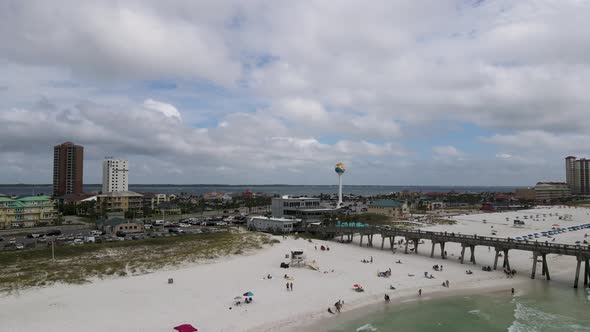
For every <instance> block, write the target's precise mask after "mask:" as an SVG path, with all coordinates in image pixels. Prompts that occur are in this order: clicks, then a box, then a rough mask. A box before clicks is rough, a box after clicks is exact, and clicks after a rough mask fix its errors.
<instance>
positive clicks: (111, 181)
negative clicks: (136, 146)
mask: <svg viewBox="0 0 590 332" xmlns="http://www.w3.org/2000/svg"><path fill="white" fill-rule="evenodd" d="M128 173H129V167H128V164H127V160H124V159H114V158H106V159H105V160H104V161H103V162H102V192H103V193H108V192H118V191H129V182H128V179H127V174H128Z"/></svg>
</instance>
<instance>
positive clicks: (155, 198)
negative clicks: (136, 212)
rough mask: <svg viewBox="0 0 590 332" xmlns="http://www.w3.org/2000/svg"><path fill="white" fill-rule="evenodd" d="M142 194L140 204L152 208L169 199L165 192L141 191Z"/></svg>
mask: <svg viewBox="0 0 590 332" xmlns="http://www.w3.org/2000/svg"><path fill="white" fill-rule="evenodd" d="M141 194H142V195H143V198H142V204H143V207H145V208H149V209H152V210H154V209H155V208H156V206H158V205H160V204H162V203H164V202H168V201H169V200H170V199H169V197H168V196H167V195H166V194H155V193H141Z"/></svg>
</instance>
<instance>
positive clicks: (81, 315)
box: [0, 207, 590, 332]
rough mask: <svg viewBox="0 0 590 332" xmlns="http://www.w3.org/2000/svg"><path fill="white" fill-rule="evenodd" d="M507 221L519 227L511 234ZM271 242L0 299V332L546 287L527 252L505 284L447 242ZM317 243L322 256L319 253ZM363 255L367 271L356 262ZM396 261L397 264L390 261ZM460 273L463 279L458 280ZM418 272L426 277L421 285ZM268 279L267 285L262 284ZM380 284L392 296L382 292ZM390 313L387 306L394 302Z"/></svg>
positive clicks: (290, 319) (212, 324)
mask: <svg viewBox="0 0 590 332" xmlns="http://www.w3.org/2000/svg"><path fill="white" fill-rule="evenodd" d="M549 213H551V214H552V216H549ZM555 213H557V215H555ZM589 213H590V210H589V209H583V208H560V207H552V208H539V209H533V210H526V211H517V212H506V213H486V214H477V215H466V216H458V217H455V219H456V220H458V223H457V224H456V225H437V226H432V227H426V228H424V229H425V230H446V231H450V232H461V233H462V234H478V235H486V236H489V235H490V234H491V229H492V227H491V226H493V229H495V230H496V231H497V236H499V237H507V236H512V237H514V236H521V235H527V234H531V233H535V232H539V233H540V231H541V230H547V229H551V227H552V225H553V224H556V223H557V224H560V225H561V226H562V227H567V226H573V225H579V224H584V223H588V222H589V220H590V218H589V217H590V215H589ZM537 214H539V215H540V220H539V221H532V220H529V219H528V217H527V219H526V220H524V216H525V215H527V216H530V215H535V216H536V215H537ZM543 214H546V216H544V217H543ZM565 214H570V215H571V220H559V216H564V215H565ZM516 216H519V218H520V219H521V220H524V221H525V225H524V226H523V227H514V226H513V219H515V218H516ZM506 218H508V220H506ZM543 219H544V220H543ZM484 220H485V223H484ZM584 233H590V230H581V231H573V232H566V233H563V234H559V235H556V236H555V238H556V242H559V243H569V244H572V243H574V242H575V241H581V240H583V239H584ZM277 239H279V240H280V241H281V243H279V244H275V245H274V246H271V247H266V248H264V249H262V250H260V251H257V252H255V253H254V254H251V255H245V256H233V257H228V258H224V259H219V260H216V261H212V262H210V263H206V264H200V265H186V266H184V267H181V268H178V269H175V270H164V271H157V272H154V273H150V274H146V275H141V276H131V277H122V278H113V279H105V280H96V281H94V282H92V283H89V284H84V285H54V286H49V287H45V288H35V289H28V290H23V291H20V292H19V293H17V294H10V295H1V296H0V331H15V332H18V331H63V332H74V331H80V330H82V331H172V327H173V326H176V325H179V324H182V323H190V324H192V325H194V326H195V327H197V328H198V329H199V331H282V330H291V329H295V328H297V327H299V326H301V325H305V324H310V323H312V322H314V321H317V320H318V319H323V318H327V317H331V319H337V315H331V314H329V313H328V312H327V309H328V307H332V310H334V306H333V304H334V303H335V302H336V301H338V300H342V301H344V306H343V311H347V310H351V309H353V308H358V307H361V306H365V305H368V304H373V303H376V302H379V301H383V296H384V294H385V293H387V294H389V295H390V296H391V298H392V299H394V300H395V299H396V298H410V299H411V298H412V297H417V296H418V295H417V290H418V289H422V292H423V293H422V298H428V297H429V296H430V294H434V293H436V294H440V293H441V292H451V293H452V292H459V291H465V290H467V291H473V292H474V293H475V292H477V290H478V289H481V288H482V287H486V288H488V289H489V288H497V289H505V290H506V291H507V292H509V291H510V288H511V287H512V285H514V284H515V283H516V282H520V281H525V280H528V282H537V283H541V282H543V283H545V282H547V281H546V280H544V279H543V277H542V276H541V273H540V267H538V268H539V273H537V279H536V280H534V281H533V280H530V271H531V267H532V261H531V260H532V258H531V254H530V253H528V252H519V251H511V252H510V255H511V256H510V261H511V266H512V268H514V269H516V270H517V271H518V273H517V275H516V276H515V278H514V279H508V278H506V276H505V275H504V273H503V272H502V269H501V268H499V269H498V270H497V271H493V272H484V271H482V270H481V267H482V266H484V265H492V264H493V259H494V251H493V248H492V249H491V251H488V249H487V248H483V247H478V248H477V249H476V259H477V264H476V265H473V264H470V263H466V264H463V265H461V264H460V263H459V261H458V259H457V258H458V256H459V253H460V246H459V245H458V244H457V245H455V244H447V248H446V250H447V252H448V255H449V257H448V259H446V260H441V259H440V258H439V257H440V254H439V249H438V248H437V249H436V251H435V253H436V254H438V256H437V255H435V258H430V257H429V256H430V243H428V242H426V243H424V244H423V245H422V246H421V247H419V250H420V252H419V254H418V255H416V254H404V253H403V249H402V247H400V249H398V250H397V253H395V254H393V253H392V252H391V250H389V249H388V245H387V243H386V249H385V250H380V248H379V245H380V243H381V241H380V240H379V239H377V238H376V239H375V240H374V244H375V243H378V244H379V245H376V246H375V247H374V248H367V247H362V248H361V247H359V246H358V244H355V243H352V244H341V243H337V242H328V241H317V240H314V241H313V243H310V242H308V241H307V240H303V239H294V238H293V237H290V238H288V239H286V240H284V239H283V238H282V237H277ZM549 240H551V239H549ZM588 240H590V238H588ZM539 241H545V238H542V239H539ZM386 242H387V241H386ZM320 245H326V246H328V247H329V248H330V250H329V251H321V250H319V247H320ZM316 246H317V247H318V249H317V250H316V249H315V247H316ZM293 248H301V249H303V250H304V251H305V252H306V254H307V259H308V261H311V260H315V261H316V262H317V264H318V266H319V271H315V270H312V269H310V268H308V267H293V268H289V269H282V268H280V267H279V265H280V263H281V262H287V261H288V260H287V259H285V255H286V254H288V253H289V252H290V250H291V249H293ZM371 256H372V258H373V263H362V262H361V260H362V259H370V258H371ZM548 259H549V269H550V271H551V276H552V280H551V281H549V282H550V283H564V284H568V285H570V284H573V277H574V273H573V271H574V268H575V264H574V262H575V259H574V258H573V257H565V256H564V257H560V256H556V255H551V256H548ZM398 260H401V262H402V264H398V263H396V261H398ZM466 261H467V260H466ZM435 264H439V265H440V264H442V265H443V266H444V268H443V271H439V272H437V271H434V270H433V269H432V266H433V265H435ZM388 268H391V271H392V276H391V277H390V278H380V277H377V272H378V271H385V270H387V269H388ZM467 269H471V270H472V271H473V274H472V275H467V274H466V273H465V270H467ZM424 272H428V273H429V274H433V275H434V277H435V278H434V279H427V278H425V277H424ZM268 274H270V275H271V276H272V279H265V278H264V277H265V276H266V275H268ZM284 274H288V275H289V276H290V277H292V278H293V280H292V281H289V282H293V291H287V290H286V286H285V284H286V282H287V280H285V279H284V278H283V275H284ZM168 278H173V279H174V283H173V284H168V283H167V280H168ZM445 280H449V283H450V287H449V288H446V287H442V286H441V283H442V282H443V281H445ZM354 284H361V285H362V286H363V287H364V289H365V291H364V292H362V293H358V292H355V291H353V285H354ZM390 285H393V286H394V287H395V288H396V290H390V289H389V286H390ZM247 291H251V292H253V293H254V296H253V299H254V301H253V302H252V303H250V304H241V305H239V306H236V305H234V304H233V299H234V297H235V296H237V295H241V294H242V293H244V292H247ZM391 305H395V301H393V302H392V303H391ZM230 307H231V309H230Z"/></svg>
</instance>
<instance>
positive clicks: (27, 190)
mask: <svg viewBox="0 0 590 332" xmlns="http://www.w3.org/2000/svg"><path fill="white" fill-rule="evenodd" d="M516 188H518V187H483V186H477V187H476V186H473V187H461V186H364V185H345V186H344V187H343V193H344V194H354V195H362V196H370V195H379V194H387V193H391V192H399V191H403V190H409V191H412V192H449V191H456V192H512V191H514V189H516ZM100 190H101V187H100V186H99V185H85V186H84V191H85V192H98V191H100ZM129 190H131V191H136V192H154V193H162V194H172V193H176V194H177V193H181V192H185V193H191V194H197V195H202V194H205V193H210V192H221V193H234V194H237V193H242V192H244V191H246V190H249V191H252V192H261V193H265V194H268V195H275V194H277V195H319V194H320V193H323V194H330V193H331V194H335V193H337V192H338V188H337V186H335V185H334V186H327V185H321V186H320V185H318V186H295V185H235V186H233V185H129ZM52 191H53V187H52V186H51V185H26V186H22V185H21V186H12V185H0V194H7V195H17V196H21V195H36V194H41V193H43V194H49V195H51V193H52Z"/></svg>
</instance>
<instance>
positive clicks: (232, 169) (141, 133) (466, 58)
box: [0, 0, 590, 185]
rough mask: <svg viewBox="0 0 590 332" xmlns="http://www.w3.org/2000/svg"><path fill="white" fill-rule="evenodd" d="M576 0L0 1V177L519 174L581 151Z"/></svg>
mask: <svg viewBox="0 0 590 332" xmlns="http://www.w3.org/2000/svg"><path fill="white" fill-rule="evenodd" d="M588 17H590V2H589V1H585V0H518V1H514V0H487V1H486V0H419V1H406V0H399V1H394V0H383V1H378V0H372V1H349V0H339V1H325V0H317V1H305V0H303V1H280V0H279V1H277V0H269V1H265V0H248V1H233V0H228V1H224V0H218V1H193V0H167V1H160V0H153V1H147V0H137V1H133V0H129V1H99V0H97V1H79V0H71V1H68V0H55V1H44V0H38V1H34V0H31V1H20V0H14V1H12V0H2V1H0V73H1V74H0V123H1V127H0V160H2V167H1V168H0V183H50V182H51V174H52V153H53V152H52V147H53V145H55V144H57V143H61V142H63V141H74V142H75V143H78V144H82V145H84V147H85V168H84V171H85V174H84V177H85V182H86V183H99V182H100V181H101V169H100V167H101V160H102V159H103V158H104V156H107V155H108V156H118V157H123V158H126V159H129V161H130V166H131V171H130V182H131V183H228V184H262V183H288V184H332V183H335V181H336V175H335V173H334V172H333V165H334V164H335V163H336V162H338V161H343V162H344V163H345V164H346V166H347V173H346V175H345V177H346V178H345V183H350V184H384V185H387V184H391V185H398V184H399V185H408V184H416V185H450V184H455V185H532V184H534V183H535V182H536V181H563V180H564V170H563V169H564V166H563V164H564V162H563V158H564V157H565V156H566V155H568V154H574V155H579V156H590V144H588V143H587V142H588V141H589V140H590V125H589V123H590V93H589V92H588V91H587V90H588V88H589V87H590V56H589V54H590V37H589V32H588Z"/></svg>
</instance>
